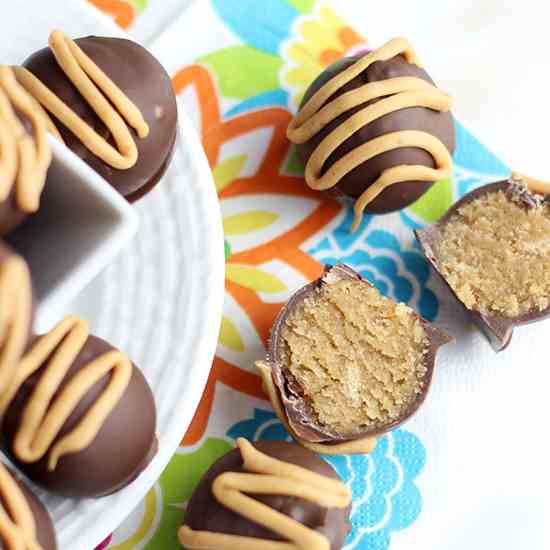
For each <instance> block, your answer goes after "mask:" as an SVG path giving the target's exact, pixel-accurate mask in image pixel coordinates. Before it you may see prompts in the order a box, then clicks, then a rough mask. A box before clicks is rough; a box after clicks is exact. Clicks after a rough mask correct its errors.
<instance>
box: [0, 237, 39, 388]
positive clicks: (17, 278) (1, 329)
mask: <svg viewBox="0 0 550 550" xmlns="http://www.w3.org/2000/svg"><path fill="white" fill-rule="evenodd" d="M0 312H1V313H0V393H1V392H3V391H4V390H5V389H6V387H7V386H8V385H9V384H11V382H12V380H13V377H14V376H15V373H16V370H17V365H18V364H19V361H20V359H21V356H22V355H23V352H24V351H25V348H26V347H27V343H28V341H29V336H30V334H31V331H32V322H33V318H34V308H33V292H32V284H31V277H30V273H29V268H28V267H27V264H26V262H25V260H23V258H21V257H20V256H18V255H17V254H15V253H14V252H13V251H12V250H11V248H9V247H8V246H7V245H6V244H4V243H3V242H2V241H0Z"/></svg>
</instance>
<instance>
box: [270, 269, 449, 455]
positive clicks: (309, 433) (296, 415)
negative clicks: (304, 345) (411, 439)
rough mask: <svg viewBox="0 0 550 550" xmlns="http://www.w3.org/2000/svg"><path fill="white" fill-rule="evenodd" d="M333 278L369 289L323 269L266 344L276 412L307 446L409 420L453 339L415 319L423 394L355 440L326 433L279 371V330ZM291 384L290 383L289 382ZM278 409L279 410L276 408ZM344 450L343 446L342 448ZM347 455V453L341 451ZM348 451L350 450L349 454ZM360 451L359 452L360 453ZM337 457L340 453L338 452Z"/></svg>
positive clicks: (347, 274)
mask: <svg viewBox="0 0 550 550" xmlns="http://www.w3.org/2000/svg"><path fill="white" fill-rule="evenodd" d="M330 278H332V279H333V280H343V279H356V280H358V281H362V282H363V283H364V284H366V285H369V286H372V285H371V283H370V282H369V281H367V280H366V279H364V278H363V277H361V275H359V274H358V273H356V272H355V271H354V270H352V269H351V268H349V267H348V266H345V265H342V264H338V265H336V266H326V267H325V271H324V274H323V275H322V276H321V277H320V278H319V279H317V280H316V281H314V282H312V283H310V284H308V285H306V286H304V287H303V288H301V289H300V290H298V292H296V294H294V296H292V298H291V299H290V300H289V301H288V302H287V303H286V304H285V306H284V307H283V309H282V310H281V312H280V313H279V315H278V317H277V319H276V320H275V323H274V325H273V328H272V332H271V337H270V339H269V343H268V354H267V361H266V364H267V365H268V366H269V367H270V369H271V377H272V380H273V383H274V385H275V387H276V389H277V393H278V396H279V399H280V405H281V407H279V409H282V410H283V411H284V415H285V418H284V419H282V420H283V421H284V422H285V424H286V425H287V427H288V428H289V429H290V431H291V434H292V435H293V436H294V437H295V438H296V439H297V440H298V441H299V442H305V443H307V444H309V443H312V444H318V443H320V444H325V446H327V447H328V446H330V445H335V446H336V445H341V444H343V443H347V442H355V441H359V440H365V439H368V438H373V437H376V436H378V435H381V434H382V433H386V432H388V431H390V430H392V429H394V428H396V427H397V426H399V425H400V424H402V423H403V422H405V421H406V420H407V419H409V418H410V417H411V416H412V415H413V414H414V413H415V412H416V411H417V410H418V409H419V407H420V406H421V405H422V403H423V402H424V400H425V399H426V396H427V394H428V391H429V389H430V385H431V381H432V377H433V372H434V368H435V359H436V354H437V351H438V349H439V348H440V347H441V346H442V345H444V344H447V343H449V342H451V341H452V340H453V339H452V338H451V337H450V336H449V335H447V334H446V333H445V332H443V331H442V330H440V329H438V328H437V327H435V326H433V325H431V324H430V323H428V321H426V320H425V319H423V318H421V317H420V316H418V319H419V320H420V322H421V324H422V326H423V328H424V330H425V331H426V335H427V337H428V340H429V349H428V352H427V353H426V356H425V363H426V374H425V375H424V379H423V386H422V391H421V392H420V393H419V394H418V395H417V397H416V399H415V400H414V401H413V402H412V403H411V405H410V406H409V407H408V408H407V409H406V410H405V411H404V412H403V414H401V415H400V417H399V418H397V419H395V420H394V421H392V422H390V423H388V424H386V425H384V426H381V427H376V428H375V429H373V428H371V429H368V430H365V431H364V432H361V433H359V434H357V436H356V437H354V438H352V439H350V438H349V436H342V435H338V434H337V433H334V432H331V431H328V430H327V428H326V427H324V426H323V425H321V424H320V423H319V422H318V421H317V420H316V418H315V414H314V412H313V411H312V409H311V407H310V405H309V404H308V403H306V401H305V400H304V399H303V398H302V397H301V396H300V394H299V390H298V388H296V387H293V386H292V383H291V382H290V381H289V380H287V379H286V377H285V373H284V372H283V368H282V361H281V357H280V348H281V345H280V338H281V331H282V327H283V326H284V323H285V321H286V319H287V317H288V316H289V314H290V313H291V312H292V311H293V310H294V308H295V307H296V306H297V304H299V303H300V302H301V301H302V300H304V299H305V298H306V297H307V296H309V295H310V294H311V293H312V292H313V291H314V290H315V289H317V288H319V287H320V286H322V285H324V284H326V283H327V280H329V279H330ZM289 382H290V383H289ZM275 408H276V409H277V408H278V407H277V406H275ZM342 448H343V449H345V447H342ZM342 452H346V451H342ZM348 452H349V451H348ZM359 452H361V451H359ZM338 454H340V453H338Z"/></svg>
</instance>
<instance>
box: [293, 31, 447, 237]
mask: <svg viewBox="0 0 550 550" xmlns="http://www.w3.org/2000/svg"><path fill="white" fill-rule="evenodd" d="M401 54H402V55H404V56H405V58H406V60H407V61H408V62H409V63H414V64H415V65H418V66H419V67H420V62H419V60H418V58H417V56H416V54H415V52H414V51H413V49H412V47H411V45H410V44H409V42H408V41H407V40H405V39H404V38H396V39H394V40H391V41H390V42H388V43H387V44H386V45H385V46H382V47H381V48H379V49H378V50H375V51H373V52H371V53H369V54H367V55H365V56H364V57H361V58H360V59H359V60H358V61H357V62H356V63H354V64H353V65H351V66H350V67H348V68H347V69H346V70H344V71H342V72H341V73H339V74H337V75H336V76H334V77H333V78H332V79H331V80H329V81H328V82H327V83H326V84H325V85H324V86H322V87H321V88H320V89H319V90H318V91H317V92H316V93H315V94H314V95H313V96H312V97H311V98H310V99H309V100H308V101H307V103H306V104H305V105H304V106H303V107H302V108H301V109H300V111H299V112H298V114H297V115H296V117H295V118H294V119H293V120H292V121H291V123H290V125H289V127H288V130H287V136H288V138H289V139H290V141H291V142H293V143H298V144H299V143H305V142H306V141H308V140H309V139H311V138H312V137H314V136H315V135H316V134H317V133H318V132H319V131H320V130H322V129H323V128H324V127H325V126H326V125H327V124H329V123H330V122H332V121H333V120H335V119H336V118H338V117H339V116H341V115H342V114H344V113H346V112H347V111H350V110H352V109H354V108H355V107H357V106H359V105H362V104H364V103H367V102H369V101H373V100H376V99H377V100H378V101H377V102H376V103H373V104H371V105H369V106H367V107H364V108H363V109H361V110H360V111H359V112H357V113H355V114H354V115H352V116H350V117H349V118H348V119H347V120H346V121H344V122H343V123H342V124H340V125H339V126H338V127H337V128H335V129H334V130H333V131H332V132H331V133H330V134H329V135H328V136H327V137H326V138H325V139H323V141H321V143H320V144H319V145H318V146H317V148H316V149H315V151H314V152H313V154H312V155H311V157H310V159H309V161H308V163H307V165H306V172H305V178H306V182H307V184H308V185H309V186H310V187H311V188H312V189H316V190H326V189H331V188H332V187H335V186H336V185H337V184H338V182H339V181H340V180H341V179H342V178H343V177H344V176H345V175H346V174H347V173H348V172H351V171H352V170H353V169H354V168H356V167H357V166H359V165H360V164H362V163H364V162H367V161H368V160H370V159H372V158H374V157H376V156H378V155H380V154H382V153H385V152H387V151H391V150H393V149H398V148H401V147H418V148H420V149H424V150H425V151H427V152H428V153H430V155H431V156H432V157H433V159H434V161H435V165H436V168H435V169H434V168H428V167H426V166H411V165H402V166H395V167H393V168H389V169H388V170H385V171H384V172H383V173H382V174H381V175H380V177H379V178H378V179H377V180H376V181H375V182H374V183H373V184H372V185H370V186H369V187H368V188H367V189H366V190H365V191H364V192H363V194H362V195H361V196H360V197H359V198H358V199H357V201H356V202H355V207H354V210H355V220H354V222H353V227H352V228H353V230H356V229H357V228H358V226H359V224H360V223H361V219H362V215H363V211H364V209H365V207H366V206H367V205H368V204H369V203H370V202H372V201H373V200H374V199H375V198H376V197H377V196H378V195H379V194H380V193H382V191H384V189H386V188H387V187H389V186H391V185H395V184H396V183H400V182H404V181H428V182H435V181H439V180H442V179H446V178H449V177H451V175H452V165H453V162H452V157H451V154H450V153H449V151H448V149H447V147H445V145H444V144H443V143H442V142H441V141H440V140H439V139H438V138H436V137H435V136H433V135H431V134H428V133H427V132H422V131H412V130H404V131H401V132H393V133H389V134H386V135H384V136H380V137H378V138H375V139H373V140H371V141H369V142H367V143H364V144H363V145H361V146H360V147H357V148H356V149H354V150H353V151H350V152H349V153H348V154H347V155H345V156H344V157H342V158H341V159H340V160H338V161H337V162H335V163H334V165H333V166H331V167H330V169H328V170H327V171H326V172H325V174H323V175H321V174H322V170H323V165H324V164H325V162H326V160H327V159H328V158H329V157H330V155H331V154H332V153H333V152H334V151H335V150H336V149H337V148H338V147H339V146H340V145H341V144H342V143H344V141H346V140H347V139H348V138H349V137H351V136H352V135H353V134H354V133H355V132H357V131H358V130H360V129H361V128H362V127H364V126H366V125H368V124H370V123H371V122H373V121H375V120H377V119H379V118H381V117H383V116H385V115H387V114H390V113H393V112H395V111H398V110H401V109H406V108H409V107H426V108H429V109H434V110H437V111H441V112H445V111H448V110H449V109H450V108H451V105H452V100H451V98H450V96H449V95H447V94H445V93H444V92H442V91H440V90H439V89H437V88H436V87H435V86H434V85H433V84H430V83H429V82H426V81H425V80H422V79H421V78H416V77H398V78H391V79H387V80H383V81H380V82H370V83H367V84H365V85H363V86H361V87H359V88H357V89H356V90H352V91H350V92H347V93H345V94H343V95H341V96H339V97H337V98H336V99H333V100H332V101H330V102H329V103H327V104H326V105H325V103H326V102H327V101H328V100H329V99H330V97H331V96H332V95H334V94H335V93H336V92H338V90H340V89H341V88H342V87H343V86H345V85H346V84H347V83H348V82H350V81H351V80H353V79H354V78H355V77H356V76H358V75H359V74H361V73H362V72H363V71H365V70H366V69H368V68H369V67H370V65H372V64H373V63H376V62H377V61H387V60H390V59H392V58H393V57H395V56H397V55H401Z"/></svg>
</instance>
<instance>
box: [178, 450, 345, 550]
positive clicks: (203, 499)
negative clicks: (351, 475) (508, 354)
mask: <svg viewBox="0 0 550 550" xmlns="http://www.w3.org/2000/svg"><path fill="white" fill-rule="evenodd" d="M254 446H255V447H256V448H257V449H258V450H260V451H261V452H262V453H265V454H267V455H269V456H272V457H274V458H277V459H279V460H282V461H284V462H288V463H291V464H296V465H298V466H301V467H303V468H307V469H308V470H311V471H312V472H316V473H318V474H321V475H323V476H326V477H330V478H332V479H339V477H338V475H337V474H336V472H335V471H334V470H333V468H332V467H331V466H330V465H329V464H328V463H326V462H325V461H324V460H322V459H321V457H319V455H317V454H315V453H313V452H312V451H308V450H307V449H304V448H302V447H300V446H298V445H295V444H293V443H288V442H286V441H258V442H256V443H254ZM244 471H245V470H244V469H243V462H242V457H241V453H240V451H239V449H234V450H232V451H230V452H229V453H227V454H226V455H224V456H222V457H221V458H220V459H219V460H218V461H217V462H215V463H214V464H213V466H212V467H211V468H210V469H209V470H208V472H207V473H206V474H205V476H204V477H203V478H202V480H201V482H200V483H199V485H198V486H197V488H196V489H195V492H194V493H193V495H192V497H191V500H190V501H189V504H188V505H187V510H186V512H185V525H188V526H189V527H191V529H193V530H201V531H211V532H213V533H226V534H230V535H239V536H243V537H253V538H258V539H267V540H285V539H283V538H281V537H280V536H279V535H277V534H275V533H273V532H272V531H270V530H269V529H266V528H264V527H262V526H261V525H258V524H256V523H253V522H251V521H249V520H248V519H246V518H244V517H242V516H240V515H238V514H236V513H234V512H232V511H231V510H228V509H227V508H225V507H224V506H222V505H221V504H219V503H218V501H217V500H216V498H215V497H214V496H213V494H212V483H213V482H214V480H215V479H216V478H217V477H218V476H219V475H220V474H222V473H224V472H239V473H240V472H244ZM249 496H251V497H252V498H254V499H256V500H258V501H260V502H263V503H264V504H266V505H267V506H269V507H270V508H273V509H274V510H277V511H278V512H281V513H283V514H285V515H287V516H289V517H291V518H293V519H295V520H296V521H298V522H300V523H302V524H303V525H305V526H307V527H309V528H311V529H314V530H315V531H317V532H319V533H322V534H323V535H325V536H326V537H327V538H328V539H329V541H330V545H331V546H330V548H331V550H339V549H340V548H342V546H343V545H344V541H345V539H346V536H347V534H348V532H349V531H350V528H351V527H350V524H349V521H348V518H349V513H350V509H349V507H348V508H345V509H344V508H342V509H340V508H331V509H327V508H323V507H321V506H319V505H318V504H314V503H312V502H309V501H306V500H303V499H297V498H295V497H287V496H280V495H278V496H271V495H249Z"/></svg>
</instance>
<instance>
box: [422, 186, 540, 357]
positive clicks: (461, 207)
mask: <svg viewBox="0 0 550 550" xmlns="http://www.w3.org/2000/svg"><path fill="white" fill-rule="evenodd" d="M539 183H540V182H539ZM529 184H531V185H534V186H535V188H534V189H530V188H529ZM538 189H542V190H543V188H541V187H540V186H537V185H535V184H534V180H529V179H528V178H522V177H517V178H511V179H509V180H506V181H501V182H497V183H491V184H489V185H486V186H484V187H480V188H479V189H475V190H474V191H472V192H470V193H469V194H467V195H466V196H465V197H463V198H462V199H461V200H460V201H459V202H458V203H457V204H455V205H454V206H453V207H452V208H451V209H450V210H449V212H448V213H447V214H446V215H445V216H444V217H443V218H442V219H441V220H440V221H439V222H438V223H437V224H435V225H434V226H431V227H429V228H426V229H423V230H420V231H417V232H416V235H417V238H418V240H419V242H420V245H421V247H422V250H423V252H424V254H425V255H426V258H427V259H428V261H429V262H430V263H431V265H432V266H433V268H434V269H435V271H436V272H437V273H438V274H439V275H440V276H441V277H442V278H443V280H444V281H445V283H446V284H447V286H448V288H449V289H450V290H451V292H452V293H453V295H454V296H455V297H456V298H457V300H458V301H459V302H460V303H461V304H462V305H463V306H464V307H465V309H466V311H467V312H468V314H469V315H470V317H471V318H472V319H473V321H474V322H475V323H476V324H477V325H478V326H479V327H480V328H481V329H482V331H483V332H484V334H485V335H486V336H487V337H488V339H489V341H490V342H491V344H492V345H493V347H494V348H495V350H496V351H500V350H502V349H504V348H505V347H506V346H507V345H508V344H509V342H510V340H511V337H512V332H513V328H514V327H515V326H517V325H522V324H526V323H531V322H534V321H538V320H541V319H543V318H544V317H547V316H549V315H550V194H544V193H539V192H537V190H538ZM547 189H548V192H550V185H548V187H547Z"/></svg>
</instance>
